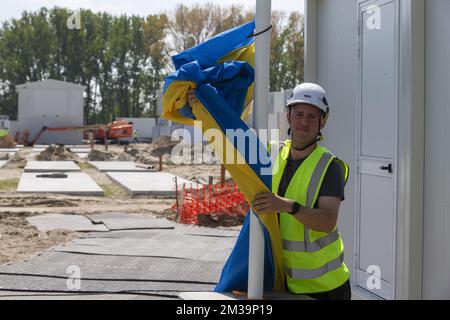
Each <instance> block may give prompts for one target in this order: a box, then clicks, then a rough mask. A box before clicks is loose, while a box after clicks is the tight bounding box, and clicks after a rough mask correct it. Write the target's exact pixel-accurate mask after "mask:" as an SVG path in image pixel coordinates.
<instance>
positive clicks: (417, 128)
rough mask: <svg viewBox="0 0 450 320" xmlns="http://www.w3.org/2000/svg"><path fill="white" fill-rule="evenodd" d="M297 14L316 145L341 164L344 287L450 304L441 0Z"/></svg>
mask: <svg viewBox="0 0 450 320" xmlns="http://www.w3.org/2000/svg"><path fill="white" fill-rule="evenodd" d="M305 12H306V23H305V24H306V31H305V36H306V42H305V53H306V57H305V79H306V81H308V82H317V83H319V84H320V85H322V86H323V87H324V88H325V89H326V90H327V92H328V95H329V99H328V100H329V102H330V105H331V115H330V118H329V121H328V125H327V127H326V130H325V132H324V134H325V144H326V146H328V147H330V149H331V150H332V151H333V152H335V153H336V155H338V156H339V157H341V158H342V159H343V160H345V161H347V162H348V163H349V165H350V168H351V172H350V179H349V181H348V183H347V186H346V199H345V201H344V203H343V205H342V207H341V211H340V217H339V228H340V231H341V233H342V236H343V239H344V244H345V253H346V254H345V261H346V264H347V266H349V267H350V269H351V274H352V284H353V285H354V290H353V291H354V293H360V294H361V295H363V296H366V297H367V296H368V295H365V293H367V294H373V295H376V296H378V297H381V298H384V299H450V254H449V252H450V250H449V247H448V246H449V243H450V236H449V232H448V230H449V229H450V219H449V218H448V217H449V215H450V205H449V199H450V174H449V171H448V164H449V150H450V145H449V142H448V141H449V139H448V137H449V136H450V126H449V125H448V123H449V120H450V112H449V105H450V90H449V88H448V84H449V83H450V63H449V60H448V59H449V58H448V57H449V56H450V38H449V36H448V34H449V33H450V1H448V0H433V1H424V0H373V1H362V0H306V10H305ZM372 297H373V296H372Z"/></svg>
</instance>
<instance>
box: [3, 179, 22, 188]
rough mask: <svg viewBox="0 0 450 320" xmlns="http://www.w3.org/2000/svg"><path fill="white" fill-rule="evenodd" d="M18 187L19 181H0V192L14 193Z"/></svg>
mask: <svg viewBox="0 0 450 320" xmlns="http://www.w3.org/2000/svg"><path fill="white" fill-rule="evenodd" d="M18 185H19V179H8V180H0V190H2V191H16V189H17V186H18Z"/></svg>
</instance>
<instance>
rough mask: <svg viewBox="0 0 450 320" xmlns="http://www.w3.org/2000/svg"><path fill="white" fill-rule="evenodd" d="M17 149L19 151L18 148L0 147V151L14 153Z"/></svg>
mask: <svg viewBox="0 0 450 320" xmlns="http://www.w3.org/2000/svg"><path fill="white" fill-rule="evenodd" d="M17 151H19V149H18V148H0V153H10V152H14V153H16V152H17Z"/></svg>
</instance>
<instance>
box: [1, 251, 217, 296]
mask: <svg viewBox="0 0 450 320" xmlns="http://www.w3.org/2000/svg"><path fill="white" fill-rule="evenodd" d="M73 265H76V266H78V267H79V268H80V270H81V271H82V272H81V273H82V278H83V280H124V281H125V280H131V281H133V280H138V281H160V282H163V281H170V282H185V283H189V282H197V283H203V284H216V283H217V282H218V281H219V279H220V274H221V271H222V268H223V263H221V262H208V261H192V260H185V259H172V258H159V257H157V258H155V257H129V256H128V257H122V256H102V255H85V254H74V253H67V252H54V251H53V252H48V251H46V252H43V253H41V254H39V255H37V256H33V257H32V258H30V259H27V260H26V261H22V262H16V263H13V264H9V265H2V266H0V273H1V274H11V275H12V274H14V275H34V276H40V277H58V278H64V277H67V267H68V266H73ZM189 291H192V290H189Z"/></svg>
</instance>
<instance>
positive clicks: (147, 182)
mask: <svg viewBox="0 0 450 320" xmlns="http://www.w3.org/2000/svg"><path fill="white" fill-rule="evenodd" d="M106 174H107V175H108V176H109V177H110V178H111V179H112V180H113V181H115V182H117V183H118V184H120V185H121V186H122V187H124V188H125V189H126V190H127V191H128V193H129V194H131V195H132V196H136V195H155V196H175V194H176V189H175V181H174V178H175V176H174V175H172V174H170V173H167V172H107V173H106ZM177 182H178V185H180V184H182V183H186V184H187V185H190V184H192V185H195V182H192V181H189V180H186V179H183V178H180V177H177Z"/></svg>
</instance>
